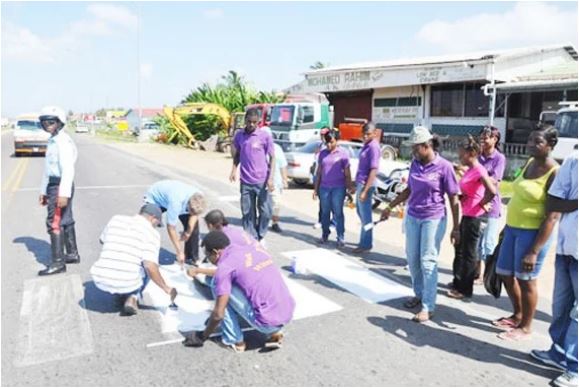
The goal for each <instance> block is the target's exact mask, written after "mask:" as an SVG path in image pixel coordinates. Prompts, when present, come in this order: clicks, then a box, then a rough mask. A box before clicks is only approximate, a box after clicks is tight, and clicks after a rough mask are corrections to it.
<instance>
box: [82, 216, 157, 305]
mask: <svg viewBox="0 0 579 388" xmlns="http://www.w3.org/2000/svg"><path fill="white" fill-rule="evenodd" d="M100 240H101V243H102V244H103V248H102V251H101V254H100V257H99V259H98V260H97V261H96V262H95V263H94V264H93V266H92V267H91V270H90V273H91V275H92V278H93V280H94V283H95V285H96V286H97V287H98V288H99V289H101V290H103V291H106V292H109V293H111V294H126V293H131V292H134V291H137V290H138V289H140V288H141V287H142V285H143V277H144V268H143V266H142V263H143V261H145V260H146V261H150V262H153V263H156V264H158V263H159V250H160V248H161V236H160V234H159V232H158V231H157V230H155V228H153V226H152V225H151V223H150V222H149V221H148V220H147V219H146V218H144V217H143V216H141V215H135V216H121V215H117V216H114V217H113V218H111V220H110V221H109V223H108V224H107V226H106V227H105V230H104V231H103V233H102V234H101V237H100Z"/></svg>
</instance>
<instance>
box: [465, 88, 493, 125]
mask: <svg viewBox="0 0 579 388" xmlns="http://www.w3.org/2000/svg"><path fill="white" fill-rule="evenodd" d="M482 86H483V85H482V84H477V83H474V84H466V87H465V91H466V93H465V94H466V99H465V109H464V115H465V116H467V117H485V116H488V115H489V97H487V96H485V95H484V93H483V90H482V89H481V88H482Z"/></svg>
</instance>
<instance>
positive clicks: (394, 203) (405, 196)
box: [380, 186, 412, 220]
mask: <svg viewBox="0 0 579 388" xmlns="http://www.w3.org/2000/svg"><path fill="white" fill-rule="evenodd" d="M411 192H412V191H411V190H410V186H406V188H405V189H404V191H403V192H401V193H400V194H398V196H397V197H396V198H394V200H393V201H391V202H390V203H389V204H388V206H387V207H386V209H384V210H383V211H382V214H381V216H380V219H381V220H387V219H388V218H389V217H390V212H391V211H392V209H394V208H395V207H396V206H398V205H400V204H401V203H404V202H406V201H407V200H408V198H409V197H410V193H411Z"/></svg>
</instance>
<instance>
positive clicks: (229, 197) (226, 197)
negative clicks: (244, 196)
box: [218, 194, 241, 202]
mask: <svg viewBox="0 0 579 388" xmlns="http://www.w3.org/2000/svg"><path fill="white" fill-rule="evenodd" d="M240 198H241V197H240V195H239V194H237V195H223V196H221V197H219V198H218V199H219V201H221V202H238V201H239V199H240Z"/></svg>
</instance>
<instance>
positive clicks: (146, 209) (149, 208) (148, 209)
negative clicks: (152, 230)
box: [140, 203, 163, 227]
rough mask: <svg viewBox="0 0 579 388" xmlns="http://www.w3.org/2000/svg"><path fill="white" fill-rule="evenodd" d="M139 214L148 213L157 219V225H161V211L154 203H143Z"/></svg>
mask: <svg viewBox="0 0 579 388" xmlns="http://www.w3.org/2000/svg"><path fill="white" fill-rule="evenodd" d="M140 214H148V215H150V216H153V217H155V218H156V219H157V220H158V221H159V223H158V224H157V227H161V226H163V212H162V211H161V208H160V207H159V206H157V205H155V204H154V203H146V204H144V205H143V207H141V211H140Z"/></svg>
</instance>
